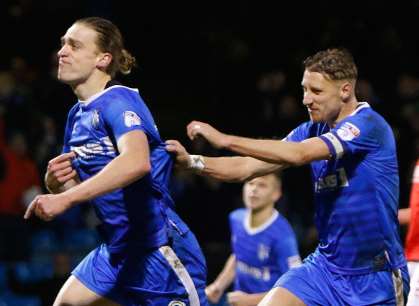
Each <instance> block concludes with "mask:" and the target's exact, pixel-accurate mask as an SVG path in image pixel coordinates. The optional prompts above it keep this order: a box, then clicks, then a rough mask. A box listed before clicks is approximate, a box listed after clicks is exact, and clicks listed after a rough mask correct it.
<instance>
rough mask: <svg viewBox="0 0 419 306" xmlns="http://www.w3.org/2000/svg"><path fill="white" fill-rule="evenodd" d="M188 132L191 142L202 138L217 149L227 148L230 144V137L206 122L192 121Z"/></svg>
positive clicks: (187, 128)
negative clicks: (199, 137)
mask: <svg viewBox="0 0 419 306" xmlns="http://www.w3.org/2000/svg"><path fill="white" fill-rule="evenodd" d="M186 132H187V134H188V137H189V138H190V139H191V140H194V139H195V138H196V137H198V136H202V137H204V138H205V139H206V140H207V141H208V142H209V143H210V144H211V145H212V146H213V147H215V148H217V149H221V148H225V147H227V146H228V144H229V135H227V134H224V133H221V132H220V131H218V130H217V129H215V128H213V127H212V126H211V125H209V124H208V123H205V122H200V121H192V122H191V123H189V124H188V126H187V127H186Z"/></svg>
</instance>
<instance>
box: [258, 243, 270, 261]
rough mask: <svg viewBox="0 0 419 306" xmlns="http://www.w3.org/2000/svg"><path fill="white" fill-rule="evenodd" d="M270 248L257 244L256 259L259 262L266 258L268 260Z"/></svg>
mask: <svg viewBox="0 0 419 306" xmlns="http://www.w3.org/2000/svg"><path fill="white" fill-rule="evenodd" d="M270 249H271V248H270V247H268V246H266V245H264V244H262V243H261V244H259V247H258V258H259V259H260V260H262V261H263V260H265V259H266V258H268V257H269V252H270Z"/></svg>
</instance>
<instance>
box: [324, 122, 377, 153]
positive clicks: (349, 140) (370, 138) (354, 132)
mask: <svg viewBox="0 0 419 306" xmlns="http://www.w3.org/2000/svg"><path fill="white" fill-rule="evenodd" d="M366 119H367V118H366V117H364V116H350V117H348V118H346V119H345V120H343V121H342V122H340V123H339V124H338V125H337V126H336V127H335V128H333V129H331V130H330V131H329V132H328V133H325V134H322V135H320V136H319V137H320V138H321V139H322V140H323V141H324V142H325V143H326V145H327V146H328V147H329V151H330V154H331V155H332V158H334V159H339V158H341V157H342V156H343V155H344V154H365V153H367V152H369V151H371V150H374V149H376V148H377V147H378V145H379V144H378V141H377V129H379V124H374V122H373V121H372V120H370V121H368V122H367V120H366Z"/></svg>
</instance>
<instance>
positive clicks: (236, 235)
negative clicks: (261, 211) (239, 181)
mask: <svg viewBox="0 0 419 306" xmlns="http://www.w3.org/2000/svg"><path fill="white" fill-rule="evenodd" d="M230 229H231V245H232V249H233V254H234V256H235V258H236V270H235V272H236V274H235V279H234V290H240V291H243V292H246V293H261V292H266V291H269V290H270V289H271V288H272V286H273V285H274V284H275V282H276V281H277V280H278V278H279V277H280V276H281V275H282V274H284V273H285V272H287V271H288V270H289V269H291V268H294V267H297V266H299V265H300V264H301V259H300V255H299V253H298V245H297V240H296V237H295V234H294V231H293V229H292V227H291V225H290V224H289V223H288V221H287V220H286V219H285V218H284V217H283V216H282V215H280V214H279V213H278V211H277V210H274V213H273V214H272V216H271V217H270V218H269V219H268V220H267V221H266V222H265V223H264V224H262V225H260V226H258V227H256V228H254V227H251V226H250V211H249V210H248V209H245V208H240V209H237V210H235V211H233V212H232V213H230Z"/></svg>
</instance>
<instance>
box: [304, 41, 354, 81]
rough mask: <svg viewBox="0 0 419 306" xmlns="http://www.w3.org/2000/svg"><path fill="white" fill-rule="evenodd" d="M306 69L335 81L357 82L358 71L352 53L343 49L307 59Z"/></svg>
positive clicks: (322, 52)
mask: <svg viewBox="0 0 419 306" xmlns="http://www.w3.org/2000/svg"><path fill="white" fill-rule="evenodd" d="M303 65H304V68H305V69H306V70H308V71H310V72H318V73H321V74H323V75H325V76H326V77H328V78H329V79H331V80H333V81H338V80H356V79H357V77H358V69H357V67H356V65H355V62H354V59H353V57H352V55H351V53H350V52H349V51H348V50H346V49H343V48H339V49H337V48H335V49H327V50H323V51H319V52H317V53H316V54H314V55H312V56H309V57H307V58H306V59H305V60H304V62H303Z"/></svg>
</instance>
